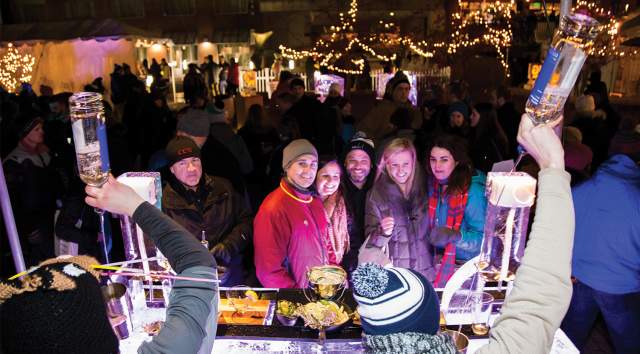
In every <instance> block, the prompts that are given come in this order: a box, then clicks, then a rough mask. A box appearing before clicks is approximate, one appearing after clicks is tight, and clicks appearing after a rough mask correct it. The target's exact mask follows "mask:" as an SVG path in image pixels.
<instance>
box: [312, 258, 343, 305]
mask: <svg viewBox="0 0 640 354" xmlns="http://www.w3.org/2000/svg"><path fill="white" fill-rule="evenodd" d="M317 272H319V273H325V274H329V273H330V274H333V275H335V276H336V277H337V280H336V281H335V282H329V283H327V282H322V281H320V280H321V279H322V278H323V277H318V278H317V279H316V277H314V276H312V274H314V273H317ZM307 279H308V280H309V287H310V288H311V289H312V290H313V291H314V293H315V294H316V295H318V296H319V297H320V298H321V299H325V300H330V299H333V298H334V297H336V295H338V293H340V292H341V290H343V289H344V287H345V283H346V279H347V272H346V271H345V270H344V269H342V268H340V267H338V266H332V265H323V266H317V267H312V268H311V269H309V270H308V271H307Z"/></svg>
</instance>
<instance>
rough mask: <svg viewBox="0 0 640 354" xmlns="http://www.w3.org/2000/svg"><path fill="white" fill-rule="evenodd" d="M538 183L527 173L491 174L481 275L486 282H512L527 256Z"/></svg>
mask: <svg viewBox="0 0 640 354" xmlns="http://www.w3.org/2000/svg"><path fill="white" fill-rule="evenodd" d="M535 191H536V180H535V179H534V178H533V177H531V176H529V175H528V174H526V173H524V172H513V173H505V172H489V176H488V178H487V189H486V194H487V199H488V205H487V214H486V219H485V224H484V238H483V239H482V248H481V250H480V259H479V262H478V265H477V266H478V272H479V273H480V275H481V276H482V278H483V279H484V280H486V281H511V280H513V279H514V276H515V272H516V269H517V268H518V266H519V265H520V261H521V259H522V256H523V255H524V246H525V242H526V237H527V229H528V223H529V211H530V208H531V206H532V205H533V201H534V199H535Z"/></svg>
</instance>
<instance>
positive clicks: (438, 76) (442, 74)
mask: <svg viewBox="0 0 640 354" xmlns="http://www.w3.org/2000/svg"><path fill="white" fill-rule="evenodd" d="M382 73H383V71H382V70H381V69H379V70H372V71H371V75H370V76H371V88H372V90H373V91H374V92H382V93H383V92H384V86H385V85H386V84H387V80H388V78H384V76H381V75H380V74H382ZM407 73H409V74H412V75H415V76H416V90H417V91H423V90H426V89H427V88H428V86H429V85H432V84H446V83H448V82H449V81H450V80H451V67H448V66H446V67H442V68H440V67H436V66H434V67H432V68H429V69H428V70H424V71H408V72H407ZM379 88H380V89H379Z"/></svg>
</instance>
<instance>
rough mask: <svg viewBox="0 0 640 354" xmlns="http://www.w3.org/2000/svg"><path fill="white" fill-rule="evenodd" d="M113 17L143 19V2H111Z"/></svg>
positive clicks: (134, 0)
mask: <svg viewBox="0 0 640 354" xmlns="http://www.w3.org/2000/svg"><path fill="white" fill-rule="evenodd" d="M111 11H112V12H113V16H114V17H144V0H111Z"/></svg>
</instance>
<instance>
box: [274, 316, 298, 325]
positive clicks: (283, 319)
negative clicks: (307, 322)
mask: <svg viewBox="0 0 640 354" xmlns="http://www.w3.org/2000/svg"><path fill="white" fill-rule="evenodd" d="M276 318H277V319H278V321H280V323H281V324H282V325H283V326H295V325H296V322H298V316H285V315H281V314H279V313H276Z"/></svg>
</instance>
